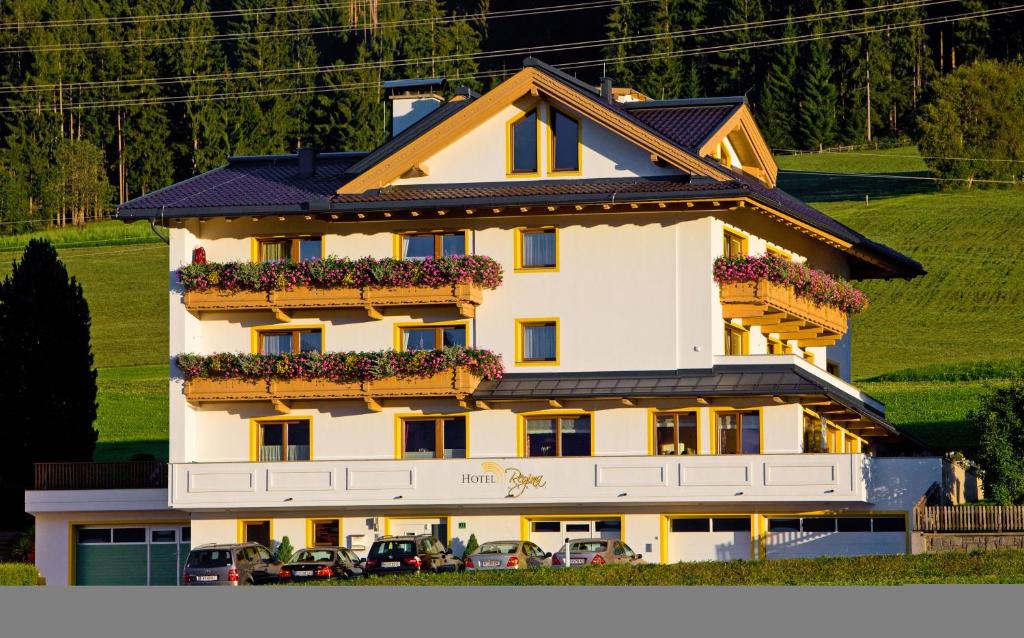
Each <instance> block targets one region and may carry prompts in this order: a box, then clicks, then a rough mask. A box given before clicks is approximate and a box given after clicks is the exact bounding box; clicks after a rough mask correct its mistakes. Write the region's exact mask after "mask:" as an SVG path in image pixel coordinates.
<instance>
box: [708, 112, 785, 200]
mask: <svg viewBox="0 0 1024 638" xmlns="http://www.w3.org/2000/svg"><path fill="white" fill-rule="evenodd" d="M737 129H739V130H740V131H742V132H743V135H744V136H746V138H747V141H748V142H749V143H750V146H751V148H752V149H753V150H754V155H755V156H756V157H757V161H758V163H759V164H760V165H761V169H762V170H763V171H764V177H765V178H766V179H765V181H766V182H767V183H768V185H769V186H772V187H774V186H775V183H776V181H777V180H778V175H779V167H778V165H777V164H776V163H775V158H774V157H773V156H772V150H771V149H770V148H768V143H767V142H765V140H764V137H763V136H762V135H761V130H760V129H759V128H758V127H757V123H756V122H754V115H753V113H751V112H750V107H749V106H747V105H746V104H740V105H739V106H738V107H737V108H736V109H735V110H734V111H733V112H732V113H731V114H730V115H729V117H728V118H726V120H725V121H724V122H723V123H722V125H721V126H719V127H718V128H717V129H716V130H715V132H714V133H712V134H711V135H710V136H709V137H708V138H707V139H706V140H705V141H704V143H703V144H702V145H701V147H700V149H699V151H698V152H699V153H700V155H701V156H708V155H712V154H714V152H715V148H717V147H718V145H719V144H720V143H721V142H722V140H724V139H725V138H726V137H727V136H728V135H729V134H730V133H732V132H734V131H736V130H737Z"/></svg>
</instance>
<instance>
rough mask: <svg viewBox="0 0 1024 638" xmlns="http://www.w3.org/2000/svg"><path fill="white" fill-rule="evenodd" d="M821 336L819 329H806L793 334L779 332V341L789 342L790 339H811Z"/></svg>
mask: <svg viewBox="0 0 1024 638" xmlns="http://www.w3.org/2000/svg"><path fill="white" fill-rule="evenodd" d="M819 334H821V328H806V329H804V330H796V331H794V332H782V331H779V339H781V340H783V341H789V340H790V339H813V338H814V337H817V336H818V335H819Z"/></svg>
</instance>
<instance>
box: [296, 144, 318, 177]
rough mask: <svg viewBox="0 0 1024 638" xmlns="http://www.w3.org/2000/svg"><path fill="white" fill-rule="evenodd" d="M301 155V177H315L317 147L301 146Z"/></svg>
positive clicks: (299, 152) (299, 153)
mask: <svg viewBox="0 0 1024 638" xmlns="http://www.w3.org/2000/svg"><path fill="white" fill-rule="evenodd" d="M297 154H298V156H299V177H306V178H308V177H313V174H314V173H315V172H316V149H313V148H300V149H299V150H298V152H297Z"/></svg>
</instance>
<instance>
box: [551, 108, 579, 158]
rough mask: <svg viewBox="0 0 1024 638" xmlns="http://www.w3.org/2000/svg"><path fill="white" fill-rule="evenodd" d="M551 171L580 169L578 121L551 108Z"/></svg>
mask: <svg viewBox="0 0 1024 638" xmlns="http://www.w3.org/2000/svg"><path fill="white" fill-rule="evenodd" d="M550 113H551V122H550V126H551V140H550V152H551V158H550V160H551V172H552V173H577V172H579V170H580V148H581V146H580V141H581V139H580V138H581V132H582V128H581V125H580V121H579V120H578V119H576V118H574V117H572V116H571V115H567V114H566V113H563V112H562V111H560V110H558V109H556V108H554V107H552V108H551V111H550Z"/></svg>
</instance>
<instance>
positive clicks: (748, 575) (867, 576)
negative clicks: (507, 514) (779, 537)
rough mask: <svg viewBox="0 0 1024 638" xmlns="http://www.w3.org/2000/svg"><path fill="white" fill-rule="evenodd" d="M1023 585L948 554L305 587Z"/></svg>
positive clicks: (1017, 567)
mask: <svg viewBox="0 0 1024 638" xmlns="http://www.w3.org/2000/svg"><path fill="white" fill-rule="evenodd" d="M927 583H941V584H947V585H951V584H987V583H1024V551H1021V550H998V551H988V552H949V553H944V554H917V555H914V556H863V557H857V558H798V559H790V560H764V561H730V562H718V561H711V562H705V563H676V564H675V565H640V566H635V567H634V566H628V565H614V566H605V567H580V568H573V569H531V570H517V571H512V570H509V571H496V572H494V571H492V572H467V573H462V574H416V575H409V576H387V577H383V578H377V577H373V578H366V579H359V580H355V581H331V582H328V583H323V582H320V583H310V584H311V585H312V584H319V585H350V586H371V587H372V586H385V587H393V586H403V585H438V586H482V585H483V586H486V585H504V586H516V587H522V586H531V585H533V586H536V585H540V586H559V585H590V586H616V587H617V586H623V585H648V586H678V585H689V586H708V585H717V586H730V587H735V586H751V585H803V586H813V585H819V586H821V585H841V586H850V585H916V584H927Z"/></svg>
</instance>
